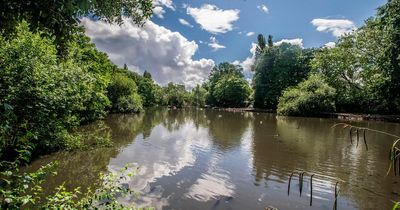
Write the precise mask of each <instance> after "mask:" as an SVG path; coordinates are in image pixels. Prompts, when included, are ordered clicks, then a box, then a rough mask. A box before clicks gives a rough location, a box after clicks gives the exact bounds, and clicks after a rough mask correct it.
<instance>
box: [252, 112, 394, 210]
mask: <svg viewBox="0 0 400 210" xmlns="http://www.w3.org/2000/svg"><path fill="white" fill-rule="evenodd" d="M260 121H263V123H262V124H260ZM335 122H336V121H335V120H333V119H323V120H321V119H318V118H293V117H289V118H282V117H278V118H276V117H275V116H274V115H269V116H268V115H256V116H255V120H254V123H253V138H254V139H253V166H254V172H255V180H256V182H257V183H259V182H260V181H261V180H265V181H268V180H269V179H276V178H278V179H279V180H281V181H282V182H287V180H288V176H289V175H290V173H291V172H293V171H298V170H304V171H307V172H311V173H313V172H315V173H317V174H322V175H324V176H326V178H322V179H323V180H324V181H327V182H328V183H330V185H326V186H321V187H323V188H324V190H326V191H328V192H331V193H333V191H332V189H333V188H332V186H333V185H334V182H335V181H334V179H335V178H340V179H341V180H345V181H346V182H345V183H341V184H340V191H341V196H343V197H350V198H352V199H353V200H354V201H355V203H356V205H357V208H360V209H376V208H378V207H382V209H386V208H390V202H388V201H389V199H393V200H396V199H398V197H397V198H396V197H395V196H394V195H393V194H391V192H392V191H395V189H396V188H397V189H400V188H399V184H398V183H397V184H393V182H394V181H395V178H394V177H393V176H392V175H390V176H389V177H387V178H384V176H385V172H386V170H387V164H386V163H387V155H388V154H387V150H388V148H389V144H390V142H391V141H389V142H386V143H383V142H384V140H385V139H382V136H377V135H374V134H369V135H367V138H368V140H369V142H370V143H369V146H370V150H369V151H368V152H367V151H366V150H365V148H364V147H363V145H362V144H361V143H360V145H359V147H358V148H356V145H353V146H351V145H350V140H349V132H348V130H346V131H345V132H344V131H342V130H340V129H332V128H331V127H332V125H334V124H335ZM365 125H366V126H369V125H367V124H365ZM376 125H379V124H378V123H373V126H376ZM381 125H383V124H381ZM370 127H371V126H370ZM378 127H379V126H378ZM389 127H390V126H389ZM390 129H391V128H388V127H386V128H385V127H381V130H386V131H388V130H389V131H390ZM354 138H355V139H356V137H355V136H354ZM354 142H355V140H354ZM373 144H374V145H373ZM371 148H372V149H371ZM375 193H377V194H379V195H377V194H375ZM325 196H328V197H326V198H328V199H332V198H331V197H329V196H330V195H325ZM372 198H373V199H374V203H371V199H372Z"/></svg>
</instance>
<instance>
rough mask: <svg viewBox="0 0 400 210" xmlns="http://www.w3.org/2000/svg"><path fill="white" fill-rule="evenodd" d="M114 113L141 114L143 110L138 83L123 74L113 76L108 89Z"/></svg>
mask: <svg viewBox="0 0 400 210" xmlns="http://www.w3.org/2000/svg"><path fill="white" fill-rule="evenodd" d="M107 90H108V98H109V99H110V101H111V111H113V112H123V113H126V112H139V111H141V110H142V109H143V105H142V100H141V98H140V96H139V95H138V93H137V86H136V83H135V82H134V81H133V80H132V79H130V78H128V77H126V76H125V75H123V74H121V73H116V74H114V75H113V78H112V81H111V83H110V85H109V86H108V88H107Z"/></svg>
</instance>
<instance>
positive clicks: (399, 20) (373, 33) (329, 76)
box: [253, 0, 400, 115]
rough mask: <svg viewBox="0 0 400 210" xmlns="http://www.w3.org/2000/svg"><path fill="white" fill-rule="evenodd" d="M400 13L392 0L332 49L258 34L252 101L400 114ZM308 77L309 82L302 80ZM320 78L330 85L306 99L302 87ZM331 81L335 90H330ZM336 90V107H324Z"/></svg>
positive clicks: (289, 109) (281, 109)
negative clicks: (276, 40) (274, 40)
mask: <svg viewBox="0 0 400 210" xmlns="http://www.w3.org/2000/svg"><path fill="white" fill-rule="evenodd" d="M399 14H400V1H398V0H392V1H389V2H388V3H387V4H385V5H384V6H382V7H380V8H379V9H378V13H377V16H376V17H372V18H369V19H368V20H366V22H365V25H363V26H362V27H360V28H358V29H357V30H355V31H354V32H352V33H349V34H345V35H343V36H342V37H341V38H340V39H339V40H338V41H337V43H336V46H335V47H333V48H327V47H325V48H321V49H301V48H300V47H297V46H292V45H289V44H282V45H280V46H273V45H272V44H271V43H272V37H271V36H269V39H268V43H269V44H266V42H265V39H264V37H263V36H262V35H259V37H258V47H257V56H256V63H255V65H254V68H253V69H254V78H253V88H254V106H255V107H260V108H269V109H275V108H277V109H278V113H279V114H283V115H293V114H294V115H309V114H311V113H310V112H309V111H310V110H312V109H313V107H315V106H316V105H318V109H317V110H315V111H316V112H332V111H334V109H333V107H336V111H338V112H355V113H380V114H398V113H400V93H399V91H398V90H400V35H399V31H400V15H399ZM313 75H318V76H317V77H315V76H313ZM307 78H309V80H311V81H308V82H306V83H300V82H301V81H303V80H305V79H307ZM316 78H321V79H319V82H318V86H320V87H321V88H324V89H326V90H325V91H322V90H321V91H322V92H315V91H314V90H313V91H311V92H314V94H316V95H320V96H318V97H317V96H316V95H315V96H313V98H308V99H306V98H305V97H306V95H307V94H308V93H310V92H309V91H310V90H307V91H306V92H305V93H304V94H301V93H300V91H301V90H305V89H308V88H306V86H307V85H310V84H316V85H317V83H316V81H315V79H316ZM299 83H300V84H299ZM319 83H321V84H319ZM322 83H326V84H322ZM293 86H297V87H294V88H293ZM329 86H330V87H331V88H333V90H330V89H331V88H329V91H328V89H327V87H329ZM285 89H287V91H284V90H285ZM296 92H297V93H296ZM332 94H333V98H334V100H333V104H332V105H333V106H332V105H331V102H329V103H328V104H329V106H326V105H327V104H325V103H326V101H325V100H326V99H327V98H329V101H330V100H331V98H332ZM280 97H281V98H280ZM279 98H280V99H279ZM315 100H319V101H315ZM278 101H279V105H278ZM324 104H325V105H324ZM277 105H278V107H277Z"/></svg>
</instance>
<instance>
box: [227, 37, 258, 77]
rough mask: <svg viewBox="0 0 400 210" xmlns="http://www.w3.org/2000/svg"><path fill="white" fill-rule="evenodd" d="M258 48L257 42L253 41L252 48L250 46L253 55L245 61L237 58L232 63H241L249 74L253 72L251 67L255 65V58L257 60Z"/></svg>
mask: <svg viewBox="0 0 400 210" xmlns="http://www.w3.org/2000/svg"><path fill="white" fill-rule="evenodd" d="M256 48H257V44H256V43H254V42H253V43H251V48H250V53H251V55H250V56H249V57H247V58H246V59H245V60H244V61H242V62H241V61H238V60H235V61H233V62H232V64H234V65H240V66H242V67H243V71H244V73H245V74H246V75H247V74H251V73H252V72H251V67H252V66H253V64H254V62H255V60H256Z"/></svg>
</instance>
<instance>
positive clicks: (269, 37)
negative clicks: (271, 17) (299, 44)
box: [268, 35, 274, 48]
mask: <svg viewBox="0 0 400 210" xmlns="http://www.w3.org/2000/svg"><path fill="white" fill-rule="evenodd" d="M273 46H274V42H273V41H272V35H268V47H269V48H271V47H273Z"/></svg>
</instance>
